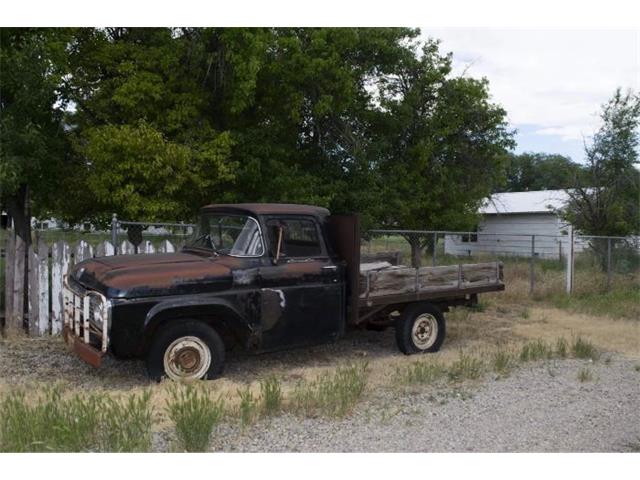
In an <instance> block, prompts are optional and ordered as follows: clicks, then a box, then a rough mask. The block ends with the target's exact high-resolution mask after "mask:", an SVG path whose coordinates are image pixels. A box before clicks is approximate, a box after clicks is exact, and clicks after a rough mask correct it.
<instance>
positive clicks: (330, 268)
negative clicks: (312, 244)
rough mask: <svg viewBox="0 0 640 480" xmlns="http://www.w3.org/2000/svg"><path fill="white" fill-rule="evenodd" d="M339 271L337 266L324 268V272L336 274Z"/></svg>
mask: <svg viewBox="0 0 640 480" xmlns="http://www.w3.org/2000/svg"><path fill="white" fill-rule="evenodd" d="M337 270H338V267H337V266H336V265H325V266H324V267H322V271H323V272H335V271H337Z"/></svg>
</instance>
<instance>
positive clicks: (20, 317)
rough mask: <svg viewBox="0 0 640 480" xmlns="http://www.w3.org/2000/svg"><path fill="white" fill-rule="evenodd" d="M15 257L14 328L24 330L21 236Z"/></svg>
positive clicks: (23, 253)
mask: <svg viewBox="0 0 640 480" xmlns="http://www.w3.org/2000/svg"><path fill="white" fill-rule="evenodd" d="M15 241H16V244H15V245H16V246H15V250H14V251H15V257H14V259H13V261H14V267H13V304H12V307H13V321H12V323H13V326H14V327H15V328H17V329H24V273H25V272H24V256H25V248H26V246H25V242H24V240H22V238H21V237H20V236H19V235H16V238H15Z"/></svg>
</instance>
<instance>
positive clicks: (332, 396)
mask: <svg viewBox="0 0 640 480" xmlns="http://www.w3.org/2000/svg"><path fill="white" fill-rule="evenodd" d="M368 368H369V367H368V363H361V364H356V365H350V366H347V367H338V369H337V370H336V371H335V373H333V374H330V373H325V374H324V375H321V376H319V377H318V378H317V379H315V380H314V381H312V382H302V383H300V384H298V386H297V387H296V389H295V390H294V393H293V408H294V409H295V410H296V411H298V412H300V413H302V414H304V415H308V416H313V415H316V414H321V415H325V416H329V417H337V418H341V417H344V416H345V415H347V414H348V413H349V412H350V411H351V410H352V409H353V407H354V406H355V404H356V403H357V402H358V400H359V399H360V397H361V396H362V394H363V392H364V389H365V387H366V385H367V377H368V374H369V372H368Z"/></svg>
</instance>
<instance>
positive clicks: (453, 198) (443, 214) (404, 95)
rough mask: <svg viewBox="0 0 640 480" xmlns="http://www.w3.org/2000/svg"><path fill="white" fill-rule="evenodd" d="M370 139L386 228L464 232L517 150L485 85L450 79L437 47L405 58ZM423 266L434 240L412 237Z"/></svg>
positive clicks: (386, 90) (431, 44)
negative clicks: (426, 250) (509, 156)
mask: <svg viewBox="0 0 640 480" xmlns="http://www.w3.org/2000/svg"><path fill="white" fill-rule="evenodd" d="M381 106H382V109H381V111H380V113H379V115H378V119H377V121H376V123H377V127H376V130H375V131H374V133H373V135H374V136H375V137H376V138H378V139H379V141H378V145H377V151H376V152H375V159H372V162H375V164H377V169H378V172H379V175H378V189H379V197H378V198H380V204H379V211H378V218H380V220H381V222H382V224H383V225H384V226H386V227H395V228H404V229H431V230H439V229H447V230H452V229H463V228H469V227H470V226H472V225H473V224H474V223H475V222H476V220H477V211H478V207H479V206H480V203H481V201H482V199H483V198H485V197H486V196H487V195H488V194H490V193H491V191H492V189H493V188H494V186H495V185H497V184H498V183H499V182H500V181H501V180H502V177H503V175H504V170H505V162H504V159H505V153H506V149H507V148H510V147H512V146H513V145H514V144H513V140H512V132H511V131H509V129H508V128H507V123H506V112H505V111H504V110H503V109H502V108H501V107H500V106H498V105H495V104H492V103H491V102H490V101H489V91H488V82H487V81H486V80H485V79H481V80H476V79H472V78H464V77H455V76H452V75H451V56H450V55H442V54H440V52H439V45H438V42H437V41H428V42H427V43H426V44H425V45H424V46H422V51H421V55H419V56H418V55H415V54H412V55H407V56H406V57H405V58H404V59H403V61H402V63H401V68H400V69H399V71H398V74H397V75H393V76H391V77H390V78H389V79H388V81H387V82H386V83H385V85H384V86H383V89H382V91H381ZM407 240H408V241H409V243H410V245H411V251H412V263H413V265H414V266H418V265H420V261H421V254H422V250H423V249H424V248H425V247H429V248H433V245H429V241H430V240H431V239H430V238H424V237H419V236H415V235H407Z"/></svg>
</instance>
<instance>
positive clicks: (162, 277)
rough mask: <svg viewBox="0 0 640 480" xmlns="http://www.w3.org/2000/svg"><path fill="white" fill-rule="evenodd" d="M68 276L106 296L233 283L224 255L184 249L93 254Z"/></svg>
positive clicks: (175, 291) (153, 293)
mask: <svg viewBox="0 0 640 480" xmlns="http://www.w3.org/2000/svg"><path fill="white" fill-rule="evenodd" d="M71 278H72V279H73V280H75V281H77V282H78V283H80V284H81V285H83V286H85V287H87V288H90V289H93V290H97V291H98V292H101V293H102V294H104V295H105V296H106V297H107V298H138V297H150V296H162V295H176V294H185V293H204V292H212V291H218V290H223V289H226V288H230V287H231V285H232V283H233V282H232V269H231V265H229V261H227V260H226V258H225V257H222V256H221V257H208V256H201V255H198V254H195V253H187V252H180V253H162V254H150V255H117V256H112V257H101V258H93V259H90V260H85V261H83V262H80V263H79V264H78V265H76V267H75V268H74V269H73V271H72V272H71Z"/></svg>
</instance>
